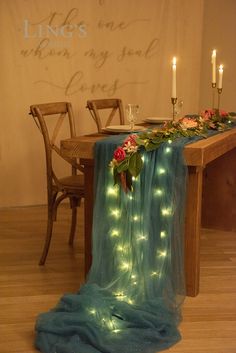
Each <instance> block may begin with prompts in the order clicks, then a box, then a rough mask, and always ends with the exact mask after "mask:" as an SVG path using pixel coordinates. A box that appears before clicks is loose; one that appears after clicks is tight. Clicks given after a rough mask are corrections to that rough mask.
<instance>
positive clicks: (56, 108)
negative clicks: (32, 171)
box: [30, 102, 82, 192]
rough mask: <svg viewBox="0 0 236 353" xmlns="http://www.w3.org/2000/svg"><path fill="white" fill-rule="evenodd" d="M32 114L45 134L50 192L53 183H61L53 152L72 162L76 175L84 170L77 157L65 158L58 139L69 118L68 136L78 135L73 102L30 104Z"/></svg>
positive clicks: (73, 173) (72, 171)
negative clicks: (78, 170)
mask: <svg viewBox="0 0 236 353" xmlns="http://www.w3.org/2000/svg"><path fill="white" fill-rule="evenodd" d="M30 114H32V116H33V118H34V120H35V123H36V124H37V126H38V128H39V130H40V132H41V133H42V135H43V139H44V147H45V153H46V167H47V184H48V192H52V188H53V185H54V184H56V185H59V179H58V177H57V176H56V172H55V169H54V164H53V158H52V154H53V152H56V154H58V155H59V156H60V157H61V158H63V159H64V160H66V162H68V163H70V165H71V167H72V169H71V174H72V175H76V170H77V169H80V170H81V171H82V167H81V168H80V166H79V165H78V163H77V162H76V159H70V158H65V157H64V156H62V155H61V153H60V147H59V141H58V139H59V133H60V131H61V130H62V126H63V123H64V121H65V120H67V124H68V123H69V136H67V138H69V137H74V136H75V135H76V133H75V123H74V115H73V111H72V106H71V103H68V102H57V103H45V104H34V105H31V106H30ZM65 138H66V137H65Z"/></svg>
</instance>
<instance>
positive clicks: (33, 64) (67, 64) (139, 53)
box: [0, 0, 236, 207]
mask: <svg viewBox="0 0 236 353" xmlns="http://www.w3.org/2000/svg"><path fill="white" fill-rule="evenodd" d="M225 4H226V5H225ZM224 6H225V9H226V13H227V14H226V16H222V13H224V10H225V9H224ZM222 7H223V8H222ZM204 9H205V16H204V17H203V13H204V11H203V10H204ZM213 10H214V11H213ZM233 10H235V1H233V0H231V1H230V0H225V1H224V2H223V4H221V3H220V2H219V1H209V0H207V1H203V0H148V1H147V0H130V1H126V0H120V1H119V2H118V1H117V0H86V1H79V0H69V1H66V2H65V1H63V0H48V1H47V2H46V1H41V0H25V1H22V0H1V1H0V29H1V30H0V43H1V47H2V48H1V49H2V51H1V52H2V55H1V57H0V64H1V65H0V67H1V80H0V85H1V122H2V124H1V129H0V181H1V183H0V207H8V206H19V205H32V204H40V203H45V201H46V199H45V196H46V192H45V190H46V185H45V166H44V151H43V144H42V139H41V136H40V134H39V132H38V130H37V128H36V126H35V125H34V123H33V121H32V118H31V117H30V116H29V115H28V110H29V106H30V105H31V104H33V103H40V102H49V101H60V100H68V101H71V102H72V104H73V108H74V111H75V115H76V125H77V132H78V133H85V132H92V131H94V129H95V125H94V123H93V121H92V119H91V117H90V116H89V114H88V112H87V111H86V109H85V105H86V101H87V99H91V98H100V97H103V98H106V97H112V96H114V97H120V98H122V99H123V102H124V104H126V103H128V102H136V103H139V104H140V106H141V112H140V119H142V118H143V117H145V116H153V115H155V116H156V115H159V116H163V115H164V116H166V115H170V114H171V105H170V92H171V59H172V57H173V56H174V55H176V56H177V58H178V61H177V65H178V66H177V95H178V97H179V98H182V99H183V101H184V105H183V109H182V114H184V113H187V112H188V113H189V112H196V111H198V110H199V108H200V107H201V106H203V107H205V106H207V107H208V106H209V104H210V97H211V96H210V90H209V89H208V88H207V87H208V86H209V80H210V52H211V49H212V48H213V47H216V48H217V49H218V50H219V55H221V57H222V60H223V59H224V63H225V64H227V68H226V70H225V77H224V83H223V84H224V87H225V92H227V98H226V94H225V93H224V101H225V103H226V100H227V104H226V105H227V106H226V108H227V109H228V108H231V109H232V110H233V109H234V102H233V95H232V94H231V88H232V85H231V83H232V81H233V79H232V77H234V76H235V68H234V65H233V57H234V55H233V54H234V51H235V48H233V44H232V43H231V45H226V42H227V41H228V40H230V39H229V38H230V37H231V36H232V37H233V35H232V33H235V29H234V28H233ZM212 11H213V12H214V13H215V16H216V17H215V16H214V21H210V22H209V21H207V17H206V14H207V13H212ZM234 12H235V11H234ZM53 13H54V15H52V14H53ZM227 16H229V17H228V18H229V19H230V21H228V18H227ZM203 18H204V21H205V22H204V27H203V26H202V24H203ZM216 18H218V20H216ZM81 21H82V22H84V24H85V27H84V30H81V27H78V26H79V25H80V24H81ZM227 22H230V24H229V23H227ZM64 23H67V24H70V25H72V27H71V28H73V29H74V32H73V33H72V35H71V36H64V35H63V33H62V34H61V35H60V36H59V37H55V36H53V35H52V34H50V35H49V37H48V38H46V35H45V33H44V32H43V31H45V30H46V26H47V25H53V26H57V27H61V26H62V25H63V24H64ZM108 23H109V25H108ZM217 24H218V25H219V26H220V27H221V31H219V30H218V29H217V28H218V27H217ZM40 26H41V27H40ZM39 28H41V29H39ZM79 28H80V29H79ZM215 28H216V29H215ZM40 30H41V31H42V36H41V37H40V35H41V34H40ZM230 31H231V32H230ZM215 33H217V36H216V37H215V36H214V34H215ZM216 38H217V40H216ZM219 38H221V40H220V39H219ZM37 48H38V49H37ZM39 48H41V49H40V50H39ZM42 48H43V49H42ZM202 48H203V53H202ZM201 60H202V63H203V65H202V75H201V76H200V70H201ZM200 77H201V83H200ZM104 85H105V86H104ZM101 87H103V89H101ZM104 87H105V89H104ZM200 87H201V90H200ZM226 87H228V88H227V90H226ZM229 91H230V92H229ZM200 92H201V95H200ZM199 101H200V104H199ZM224 101H223V102H224ZM235 109H236V108H235ZM61 170H63V168H62V167H61Z"/></svg>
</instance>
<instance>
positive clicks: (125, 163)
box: [117, 159, 129, 173]
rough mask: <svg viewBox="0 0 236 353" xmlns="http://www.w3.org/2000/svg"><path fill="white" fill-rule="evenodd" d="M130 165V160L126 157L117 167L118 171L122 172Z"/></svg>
mask: <svg viewBox="0 0 236 353" xmlns="http://www.w3.org/2000/svg"><path fill="white" fill-rule="evenodd" d="M128 167H129V161H128V159H124V160H123V161H122V162H121V163H120V164H119V165H118V167H117V172H118V173H121V172H124V171H126V170H127V169H128Z"/></svg>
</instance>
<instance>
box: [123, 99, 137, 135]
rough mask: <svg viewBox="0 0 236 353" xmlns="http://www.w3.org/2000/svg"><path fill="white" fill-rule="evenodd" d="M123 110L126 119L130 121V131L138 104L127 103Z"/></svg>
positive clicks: (132, 127) (135, 117)
mask: <svg viewBox="0 0 236 353" xmlns="http://www.w3.org/2000/svg"><path fill="white" fill-rule="evenodd" d="M125 110H126V117H127V120H128V122H129V123H130V130H131V131H132V130H133V129H134V124H135V121H136V119H137V114H138V112H139V105H137V104H131V103H129V104H127V105H126V107H125Z"/></svg>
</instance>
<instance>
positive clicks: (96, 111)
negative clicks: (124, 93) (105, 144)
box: [86, 98, 125, 133]
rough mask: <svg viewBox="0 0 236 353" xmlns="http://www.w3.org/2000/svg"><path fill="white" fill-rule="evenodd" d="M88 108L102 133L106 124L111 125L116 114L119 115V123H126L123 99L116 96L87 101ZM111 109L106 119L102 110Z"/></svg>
mask: <svg viewBox="0 0 236 353" xmlns="http://www.w3.org/2000/svg"><path fill="white" fill-rule="evenodd" d="M86 108H88V109H89V111H90V113H91V115H92V118H93V119H94V121H95V123H96V125H97V129H98V132H99V133H101V132H102V129H103V128H104V127H106V126H109V125H110V123H111V122H112V120H113V119H114V118H115V116H118V119H119V124H120V125H124V123H125V118H124V109H123V104H122V100H121V99H116V98H111V99H109V98H107V99H93V100H88V101H87V106H86ZM108 109H110V112H109V114H108V115H107V116H106V117H105V119H104V118H103V117H102V116H101V114H100V111H101V110H108Z"/></svg>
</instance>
